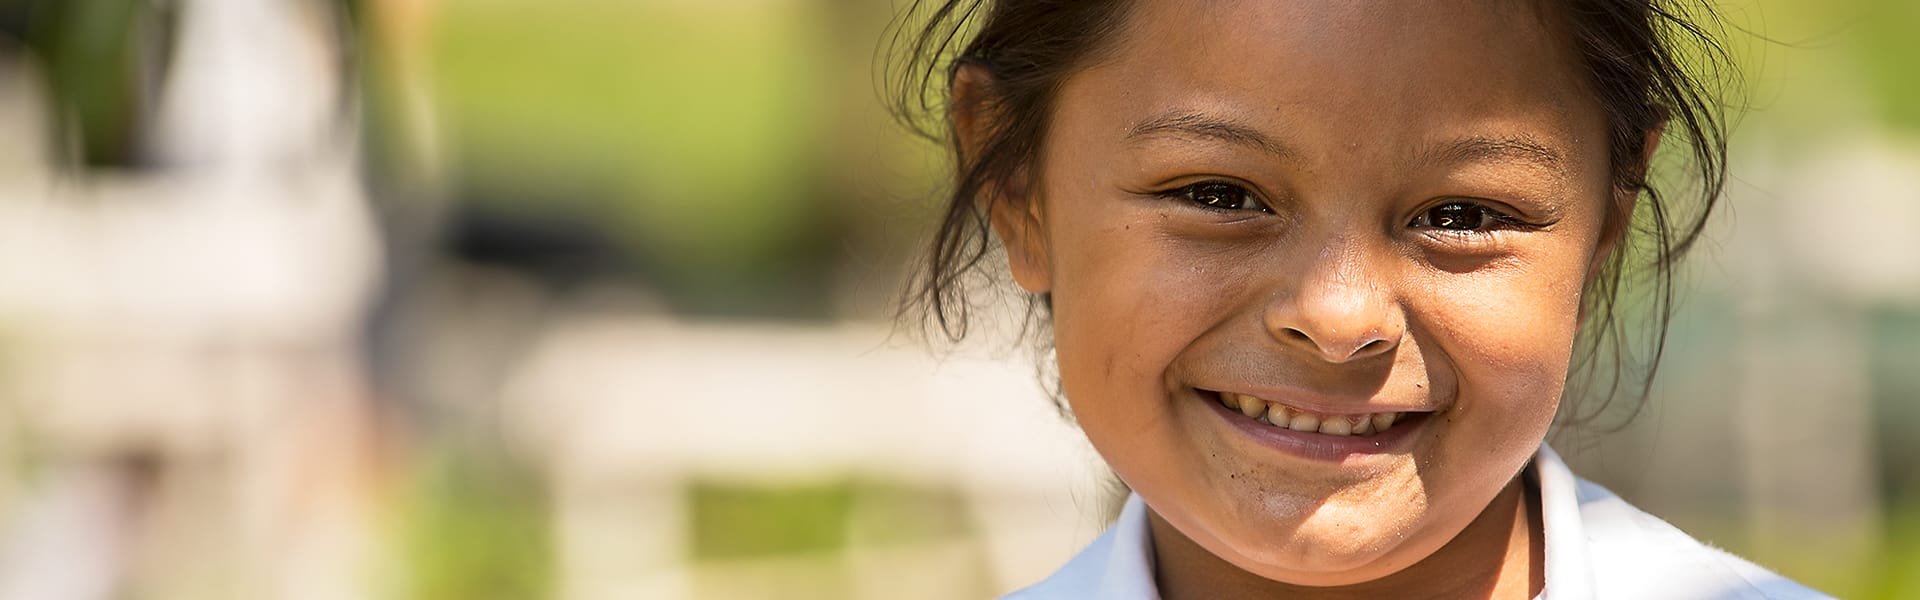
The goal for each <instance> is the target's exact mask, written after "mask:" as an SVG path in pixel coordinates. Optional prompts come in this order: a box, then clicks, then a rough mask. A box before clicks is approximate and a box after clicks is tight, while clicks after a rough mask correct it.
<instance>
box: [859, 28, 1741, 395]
mask: <svg viewBox="0 0 1920 600" xmlns="http://www.w3.org/2000/svg"><path fill="white" fill-rule="evenodd" d="M1132 4H1133V3H1132V2H1128V1H1123V0H991V1H990V0H943V1H938V2H927V1H925V0H916V1H915V2H914V3H913V4H912V5H911V6H910V7H909V8H908V9H907V10H906V11H905V12H903V13H902V14H901V17H900V19H899V20H898V21H897V22H896V24H895V29H894V34H893V38H892V42H891V46H890V55H889V59H890V61H891V62H890V63H889V65H888V66H889V67H890V71H889V72H888V74H887V77H888V79H887V80H888V83H889V84H890V85H891V86H893V87H892V88H891V92H892V94H893V96H892V97H891V98H890V99H889V100H890V101H891V102H890V103H891V105H892V109H893V111H894V115H895V117H896V118H897V119H898V120H899V121H901V122H902V123H903V124H904V125H906V126H907V127H908V128H909V129H911V130H913V131H914V132H915V133H917V134H919V135H921V136H923V137H926V138H928V139H931V140H934V141H936V142H943V143H946V144H948V145H949V147H950V149H951V151H952V152H953V153H954V166H955V171H954V183H953V186H952V188H951V193H949V194H948V195H947V201H946V208H945V212H944V216H943V217H942V220H941V222H940V227H939V229H938V231H937V232H936V233H935V235H934V236H933V239H932V242H931V244H930V245H929V247H928V248H927V250H926V254H925V255H924V256H923V257H922V262H921V263H920V264H919V265H918V267H917V268H916V270H915V271H914V277H913V279H912V281H911V284H910V286H909V287H908V289H907V290H906V293H905V295H904V296H903V299H902V300H903V302H902V303H901V316H902V317H903V318H920V319H924V324H925V325H926V326H927V327H928V328H929V329H931V330H932V331H934V332H935V333H937V334H940V335H944V336H945V337H946V338H948V339H949V340H951V341H958V340H960V339H962V338H965V337H966V335H967V332H968V328H969V316H970V313H972V312H973V311H972V309H973V305H972V304H971V297H970V295H969V291H968V289H967V288H968V284H969V282H970V281H972V280H971V279H969V275H971V274H975V272H976V271H977V269H978V267H979V265H980V264H981V262H982V261H983V259H985V258H986V257H987V256H988V255H989V254H990V253H991V251H992V249H993V241H992V238H993V236H992V235H991V234H990V233H989V231H990V228H989V225H988V210H989V208H990V207H989V206H985V205H983V204H982V203H981V202H980V198H981V196H982V195H981V193H980V192H981V191H982V190H983V188H984V186H986V185H989V184H990V183H991V182H995V181H1005V180H1008V179H1009V178H1012V177H1014V176H1016V175H1017V174H1018V173H1020V172H1021V170H1022V169H1032V168H1033V167H1034V166H1035V164H1034V163H1035V162H1036V161H1037V160H1038V157H1039V149H1040V148H1041V145H1042V143H1043V142H1044V136H1045V133H1046V131H1047V127H1048V124H1049V122H1050V116H1051V112H1052V106H1053V101H1054V98H1055V96H1056V94H1057V93H1058V91H1059V89H1060V85H1061V83H1062V82H1063V81H1064V80H1065V79H1066V78H1067V77H1068V76H1069V75H1071V74H1072V73H1073V72H1075V70H1077V69H1079V68H1081V67H1083V66H1085V65H1086V64H1088V63H1089V62H1091V61H1093V60H1096V59H1097V58H1098V55H1099V53H1100V52H1102V51H1104V50H1105V49H1107V47H1108V46H1110V45H1111V43H1112V38H1113V37H1115V33H1116V32H1117V31H1118V30H1119V28H1120V27H1121V26H1122V24H1123V23H1124V21H1125V19H1126V16H1127V13H1128V11H1129V8H1130V7H1131V6H1132ZM1557 4H1560V5H1561V6H1562V9H1563V10H1565V11H1566V12H1565V14H1566V16H1567V18H1568V22H1569V23H1570V25H1571V30H1572V35H1573V38H1574V39H1573V40H1571V41H1572V42H1574V43H1575V45H1576V50H1577V51H1578V53H1579V55H1580V57H1581V60H1582V62H1583V66H1584V67H1585V70H1586V72H1587V73H1588V75H1589V81H1588V84H1589V86H1590V90H1591V91H1592V92H1593V93H1594V94H1595V95H1596V96H1597V97H1598V99H1599V100H1600V102H1601V104H1603V105H1604V107H1605V111H1606V114H1607V124H1608V128H1609V135H1608V142H1609V146H1610V148H1609V152H1608V154H1609V159H1610V161H1611V165H1612V185H1613V187H1614V189H1615V190H1617V191H1621V192H1632V193H1635V194H1639V195H1640V197H1641V198H1642V200H1643V201H1641V202H1638V203H1637V204H1636V207H1635V209H1634V214H1633V215H1631V217H1630V219H1629V221H1628V222H1627V223H1623V224H1619V225H1618V226H1620V227H1624V228H1625V231H1624V232H1623V234H1624V235H1623V237H1622V240H1621V242H1620V243H1618V244H1616V245H1615V246H1614V249H1613V252H1612V254H1611V255H1610V256H1608V257H1606V262H1605V264H1604V267H1603V269H1602V270H1601V271H1600V272H1599V273H1598V274H1597V275H1596V276H1595V277H1594V279H1593V280H1592V281H1590V282H1588V283H1587V289H1586V293H1585V295H1584V297H1583V299H1582V303H1583V304H1582V309H1583V310H1584V311H1585V314H1586V315H1587V319H1588V322H1587V323H1586V327H1585V328H1584V329H1583V330H1582V332H1581V341H1580V346H1579V350H1578V352H1577V353H1576V356H1575V360H1574V362H1575V364H1574V367H1575V372H1578V373H1582V374H1583V375H1582V376H1584V377H1587V378H1589V380H1588V381H1586V382H1585V383H1586V385H1583V386H1581V387H1582V388H1584V389H1585V392H1586V393H1587V394H1589V395H1592V396H1598V397H1600V398H1602V402H1601V403H1600V405H1599V406H1598V407H1593V408H1590V409H1588V410H1584V411H1576V412H1575V413H1574V414H1572V415H1565V416H1566V417H1567V420H1568V421H1571V422H1588V421H1592V420H1595V419H1597V418H1598V417H1600V416H1601V415H1602V414H1603V413H1605V412H1606V410H1607V406H1608V405H1609V404H1611V400H1612V398H1613V397H1614V396H1616V395H1617V394H1618V392H1619V391H1620V386H1621V382H1622V381H1623V379H1627V377H1626V375H1624V374H1623V373H1624V372H1625V371H1627V370H1638V371H1639V373H1638V375H1639V376H1638V377H1637V379H1638V386H1637V387H1638V389H1637V390H1635V391H1636V392H1637V393H1635V394H1633V398H1634V400H1635V402H1634V403H1633V406H1632V411H1630V412H1629V413H1628V414H1627V416H1626V418H1625V419H1623V420H1622V421H1621V422H1622V423H1625V422H1626V421H1628V420H1631V419H1632V416H1633V415H1634V414H1637V413H1638V412H1639V409H1640V407H1641V406H1642V405H1643V404H1644V399H1645V396H1646V394H1647V392H1648V390H1649V389H1650V387H1651V385H1652V380H1653V374H1654V371H1655V369H1656V367H1657V365H1658V364H1659V361H1660V357H1661V353H1662V351H1663V348H1664V343H1665V339H1666V333H1667V329H1668V326H1669V324H1670V323H1671V321H1672V318H1673V310H1674V309H1673V306H1674V290H1673V276H1674V274H1673V270H1674V268H1675V266H1676V265H1677V263H1678V261H1679V259H1680V257H1681V256H1682V255H1683V254H1685V253H1686V251H1687V250H1688V249H1689V248H1690V247H1691V246H1692V245H1693V244H1694V242H1695V241H1696V240H1698V239H1699V237H1700V233H1701V231H1702V229H1704V228H1705V226H1706V221H1707V216H1708V215H1709V214H1710V213H1711V212H1712V211H1713V208H1714V205H1715V203H1716V202H1717V201H1718V199H1719V196H1720V192H1721V189H1722V188H1723V187H1724V186H1725V183H1726V178H1727V177H1726V147H1727V145H1726V132H1725V125H1726V124H1725V120H1724V118H1723V116H1722V115H1721V114H1720V112H1719V108H1720V106H1719V104H1717V103H1716V101H1715V99H1716V98H1717V96H1718V93H1719V92H1721V91H1722V88H1721V87H1720V85H1722V84H1729V83H1732V82H1733V81H1734V80H1735V78H1736V74H1735V73H1734V71H1733V70H1732V69H1731V68H1730V65H1731V64H1732V61H1731V60H1729V58H1728V56H1727V53H1726V52H1725V50H1724V49H1723V48H1722V47H1721V46H1720V44H1719V43H1718V42H1717V41H1716V40H1715V38H1714V36H1713V35H1711V34H1709V33H1708V32H1707V31H1706V30H1705V29H1704V28H1703V27H1702V26H1701V24H1702V23H1712V22H1714V19H1713V17H1714V16H1715V15H1714V14H1713V12H1712V9H1711V7H1708V6H1705V5H1701V6H1699V7H1696V8H1694V9H1693V10H1692V11H1689V10H1688V9H1686V8H1683V7H1680V6H1678V5H1676V4H1675V3H1674V2H1672V1H1670V0H1567V1H1565V2H1563V3H1557ZM983 13H984V14H983ZM1696 15H1697V16H1698V17H1703V18H1696ZM956 48H957V50H956ZM969 64H971V65H978V66H980V67H983V68H985V69H986V70H987V71H988V72H990V73H991V75H992V85H991V86H989V87H990V89H987V90H984V93H983V94H982V97H980V98H971V99H964V100H960V101H968V102H976V103H978V105H977V106H975V107H973V108H974V109H975V110H980V111H985V112H986V113H988V114H991V115H992V116H993V117H994V118H992V119H990V122H992V123H993V124H994V128H993V129H991V130H988V131H983V132H982V133H981V136H980V137H981V138H982V139H981V140H980V141H979V143H978V144H976V147H975V148H973V150H972V151H971V152H963V151H962V149H961V148H960V147H959V146H958V143H959V142H958V139H957V136H955V135H954V131H953V121H952V118H951V117H952V109H953V106H952V102H955V101H956V99H954V98H953V97H952V93H951V90H952V87H951V86H952V79H953V76H954V74H955V73H956V72H957V71H958V69H959V68H960V67H961V66H963V65H969ZM1662 128H1664V131H1665V139H1666V140H1669V141H1668V144H1667V145H1672V141H1673V140H1676V139H1684V140H1685V142H1686V144H1687V146H1688V148H1687V149H1688V151H1689V152H1687V155H1688V158H1690V160H1689V161H1688V163H1687V164H1688V166H1690V167H1691V169H1692V170H1693V175H1695V176H1696V177H1695V178H1694V181H1693V182H1692V183H1693V184H1694V185H1695V189H1694V190H1693V191H1695V192H1696V193H1695V194H1692V195H1691V197H1692V199H1694V200H1695V202H1693V203H1692V205H1691V206H1677V205H1674V204H1672V203H1671V196H1669V195H1667V194H1663V193H1661V190H1660V189H1658V188H1656V187H1655V186H1654V185H1653V183H1652V182H1651V180H1650V179H1649V177H1648V171H1649V170H1650V169H1642V168H1641V167H1642V166H1643V163H1642V160H1641V157H1643V156H1645V151H1646V141H1647V134H1648V133H1650V132H1653V131H1655V130H1659V129H1662ZM992 196H993V195H988V197H992ZM1634 284H1640V285H1634ZM1641 285H1643V286H1644V287H1641ZM1628 289H1635V290H1638V291H1640V292H1643V293H1645V294H1647V297H1648V303H1647V306H1646V307H1645V310H1647V311H1648V312H1649V313H1650V314H1649V315H1648V316H1649V317H1650V322H1651V323H1652V325H1653V328H1652V332H1651V333H1652V335H1651V336H1648V337H1647V338H1645V339H1643V340H1631V339H1630V335H1629V334H1630V332H1629V331H1628V330H1627V327H1626V323H1627V320H1623V319H1621V318H1620V316H1619V314H1618V313H1619V312H1620V311H1621V310H1622V308H1623V307H1625V306H1629V305H1630V303H1625V302H1623V301H1622V298H1621V295H1622V293H1623V291H1626V290H1628ZM1029 300H1030V301H1031V302H1032V304H1031V305H1030V306H1035V307H1045V306H1046V305H1047V304H1049V302H1048V298H1046V297H1044V296H1041V297H1032V298H1029ZM1634 341H1639V342H1643V343H1645V344H1646V345H1647V346H1648V347H1649V350H1650V352H1647V353H1645V354H1643V355H1639V356H1636V355H1635V353H1634V352H1632V348H1631V346H1632V345H1633V343H1632V342H1634ZM1606 367H1611V368H1610V369H1609V368H1606ZM1607 373H1610V376H1609V375H1607ZM1599 378H1605V379H1607V381H1606V382H1605V385H1593V384H1594V383H1595V380H1596V379H1599Z"/></svg>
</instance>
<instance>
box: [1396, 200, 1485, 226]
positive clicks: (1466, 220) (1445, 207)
mask: <svg viewBox="0 0 1920 600" xmlns="http://www.w3.org/2000/svg"><path fill="white" fill-rule="evenodd" d="M1488 220H1490V219H1489V218H1488V216H1487V209H1486V208H1485V207H1482V206H1479V205H1474V204H1467V203H1464V202H1449V203H1446V204H1442V205H1439V206H1435V207H1433V208H1430V209H1427V212H1426V213H1425V214H1423V215H1421V216H1420V218H1419V219H1418V220H1416V221H1415V223H1414V225H1415V226H1421V225H1425V226H1428V227H1438V228H1441V229H1452V230H1455V231H1479V230H1480V229H1482V228H1484V227H1486V226H1487V221H1488Z"/></svg>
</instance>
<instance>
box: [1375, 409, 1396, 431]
mask: <svg viewBox="0 0 1920 600" xmlns="http://www.w3.org/2000/svg"><path fill="white" fill-rule="evenodd" d="M1399 416H1400V413H1374V415H1373V430H1374V431H1386V430H1387V428H1388V427H1392V426H1393V421H1394V419H1396V418H1398V417H1399Z"/></svg>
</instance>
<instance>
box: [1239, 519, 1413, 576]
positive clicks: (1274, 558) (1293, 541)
mask: <svg viewBox="0 0 1920 600" xmlns="http://www.w3.org/2000/svg"><path fill="white" fill-rule="evenodd" d="M1315 521H1316V520H1313V519H1310V520H1309V521H1308V522H1307V523H1302V524H1300V526H1299V527H1294V528H1291V529H1290V531H1282V532H1276V533H1275V536H1273V537H1267V536H1258V535H1254V536H1247V535H1236V536H1233V537H1229V538H1226V539H1221V540H1218V542H1219V543H1220V544H1221V545H1223V546H1225V547H1222V548H1208V550H1209V551H1211V552H1213V553H1214V555H1215V556H1219V557H1221V558H1223V559H1225V560H1227V561H1228V562H1230V563H1233V564H1234V566H1237V567H1240V568H1241V569H1242V570H1245V571H1247V572H1249V573H1253V574H1255V575H1259V576H1261V577H1265V578H1267V579H1272V580H1275V581H1283V582H1287V583H1292V584H1296V585H1309V586H1335V585H1352V584H1356V583H1362V582H1365V581H1371V580H1373V579H1378V578H1380V577H1384V576H1386V575H1388V574H1391V573H1393V572H1395V571H1398V570H1400V569H1401V568H1404V567H1406V566H1407V565H1403V564H1393V561H1391V560H1388V559H1389V558H1390V556H1391V555H1392V554H1393V551H1394V550H1395V549H1397V548H1399V547H1400V544H1401V542H1403V541H1405V540H1406V539H1407V537H1408V536H1407V533H1406V532H1404V531H1399V530H1396V529H1389V528H1379V527H1367V526H1362V525H1359V524H1355V523H1321V522H1315ZM1279 540H1284V541H1279ZM1276 541H1279V543H1276Z"/></svg>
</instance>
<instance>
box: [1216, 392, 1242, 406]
mask: <svg viewBox="0 0 1920 600" xmlns="http://www.w3.org/2000/svg"><path fill="white" fill-rule="evenodd" d="M1220 404H1221V405H1222V406H1225V407H1227V408H1231V409H1234V410H1240V395H1239V394H1226V393H1223V394H1220Z"/></svg>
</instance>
